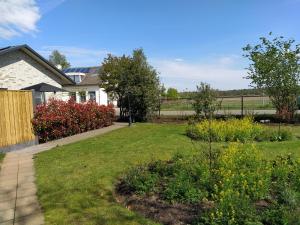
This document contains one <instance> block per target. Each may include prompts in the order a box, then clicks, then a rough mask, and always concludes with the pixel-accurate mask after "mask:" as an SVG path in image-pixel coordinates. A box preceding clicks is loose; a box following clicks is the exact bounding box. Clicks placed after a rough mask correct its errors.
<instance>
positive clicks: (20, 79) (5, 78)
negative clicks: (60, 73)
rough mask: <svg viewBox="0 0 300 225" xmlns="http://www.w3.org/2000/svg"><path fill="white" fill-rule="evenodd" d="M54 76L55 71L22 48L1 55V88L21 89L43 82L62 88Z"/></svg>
mask: <svg viewBox="0 0 300 225" xmlns="http://www.w3.org/2000/svg"><path fill="white" fill-rule="evenodd" d="M54 76H55V75H54V74H53V72H51V71H50V70H48V69H47V68H45V67H44V66H42V65H41V64H40V63H38V62H37V61H35V60H34V59H33V58H31V57H30V56H28V55H27V54H25V53H24V52H22V51H20V50H18V51H13V52H9V53H6V54H3V55H1V56H0V88H7V89H9V90H20V89H22V88H25V87H28V86H32V85H35V84H39V83H42V82H44V83H47V84H50V85H53V86H56V87H59V88H61V85H60V84H59V83H58V82H57V81H55V80H54V79H52V78H53V77H54ZM51 77H52V78H51Z"/></svg>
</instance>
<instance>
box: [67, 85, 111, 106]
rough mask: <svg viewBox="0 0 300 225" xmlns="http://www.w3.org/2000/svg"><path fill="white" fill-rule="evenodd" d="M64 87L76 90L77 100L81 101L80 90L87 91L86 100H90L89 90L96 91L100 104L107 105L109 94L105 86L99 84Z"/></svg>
mask: <svg viewBox="0 0 300 225" xmlns="http://www.w3.org/2000/svg"><path fill="white" fill-rule="evenodd" d="M63 89H65V90H67V91H70V92H76V102H80V95H79V92H85V93H86V100H87V101H88V100H89V94H88V92H89V91H94V92H95V93H96V102H97V103H98V104H100V105H107V94H106V92H105V91H104V90H103V88H99V86H97V85H86V86H64V87H63Z"/></svg>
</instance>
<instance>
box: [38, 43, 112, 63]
mask: <svg viewBox="0 0 300 225" xmlns="http://www.w3.org/2000/svg"><path fill="white" fill-rule="evenodd" d="M53 50H58V51H59V52H60V53H62V54H64V55H65V56H66V57H67V60H68V61H69V62H70V63H71V65H72V66H74V67H75V66H97V65H100V63H101V62H102V60H103V59H104V57H106V56H107V54H108V53H110V52H109V51H107V50H102V49H88V48H79V47H73V46H60V45H53V46H44V47H42V48H41V50H39V51H38V52H39V53H41V54H42V55H43V56H44V57H46V58H48V57H49V55H50V54H51V52H52V51H53Z"/></svg>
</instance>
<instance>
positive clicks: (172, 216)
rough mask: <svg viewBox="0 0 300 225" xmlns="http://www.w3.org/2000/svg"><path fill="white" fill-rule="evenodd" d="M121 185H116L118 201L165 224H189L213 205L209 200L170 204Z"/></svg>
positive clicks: (157, 197)
mask: <svg viewBox="0 0 300 225" xmlns="http://www.w3.org/2000/svg"><path fill="white" fill-rule="evenodd" d="M123 187H124V186H123V185H122V183H119V184H118V185H117V187H116V192H115V197H116V199H117V201H118V202H119V203H121V204H123V205H125V206H126V207H127V208H128V209H130V210H132V211H135V212H138V213H140V214H142V215H143V216H145V217H146V218H150V219H152V220H154V221H157V222H160V223H162V224H165V225H187V224H191V223H192V222H193V221H194V220H195V219H197V218H198V217H199V215H200V214H201V213H203V212H204V211H206V210H209V209H211V208H212V207H213V202H209V201H207V202H205V203H199V204H180V203H173V204H172V203H168V202H166V201H163V200H161V199H160V198H159V196H154V195H151V196H138V195H136V194H134V193H131V192H130V191H129V190H126V189H124V188H123Z"/></svg>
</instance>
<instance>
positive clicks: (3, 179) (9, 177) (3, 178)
mask: <svg viewBox="0 0 300 225" xmlns="http://www.w3.org/2000/svg"><path fill="white" fill-rule="evenodd" d="M17 177H18V175H17V174H5V175H3V176H0V184H1V183H4V182H6V181H10V180H17Z"/></svg>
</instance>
